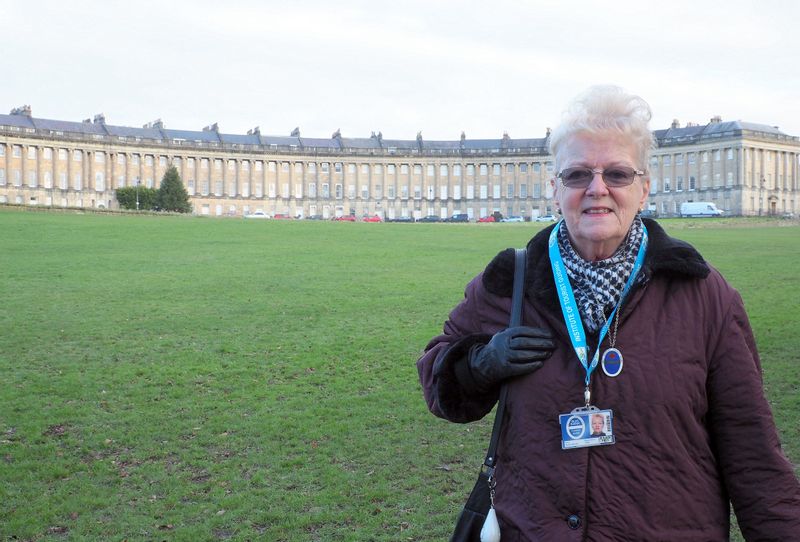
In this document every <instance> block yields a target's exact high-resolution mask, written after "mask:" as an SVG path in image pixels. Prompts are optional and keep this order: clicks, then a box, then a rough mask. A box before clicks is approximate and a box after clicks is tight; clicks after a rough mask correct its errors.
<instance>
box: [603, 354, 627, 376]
mask: <svg viewBox="0 0 800 542" xmlns="http://www.w3.org/2000/svg"><path fill="white" fill-rule="evenodd" d="M600 366H601V367H602V368H603V372H604V373H605V374H606V376H610V377H612V378H613V377H615V376H619V373H621V372H622V352H620V351H619V350H617V349H616V348H609V349H608V350H606V351H605V352H603V358H602V360H601V361H600Z"/></svg>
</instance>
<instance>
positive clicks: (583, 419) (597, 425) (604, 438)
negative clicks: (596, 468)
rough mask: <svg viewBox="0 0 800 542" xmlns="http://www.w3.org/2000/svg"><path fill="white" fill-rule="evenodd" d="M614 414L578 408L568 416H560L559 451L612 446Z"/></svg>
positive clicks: (591, 407)
mask: <svg viewBox="0 0 800 542" xmlns="http://www.w3.org/2000/svg"><path fill="white" fill-rule="evenodd" d="M613 418H614V413H613V412H612V411H611V410H600V409H599V408H597V407H594V406H589V407H579V408H576V409H574V410H573V411H572V412H570V413H569V414H560V415H559V416H558V422H559V423H560V424H561V449H562V450H571V449H572V448H588V447H589V446H605V445H607V444H614V442H615V439H614V426H613V424H612V422H613Z"/></svg>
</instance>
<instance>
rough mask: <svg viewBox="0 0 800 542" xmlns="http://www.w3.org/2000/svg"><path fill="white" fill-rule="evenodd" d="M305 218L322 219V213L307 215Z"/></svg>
mask: <svg viewBox="0 0 800 542" xmlns="http://www.w3.org/2000/svg"><path fill="white" fill-rule="evenodd" d="M306 220H322V215H308V216H307V217H306Z"/></svg>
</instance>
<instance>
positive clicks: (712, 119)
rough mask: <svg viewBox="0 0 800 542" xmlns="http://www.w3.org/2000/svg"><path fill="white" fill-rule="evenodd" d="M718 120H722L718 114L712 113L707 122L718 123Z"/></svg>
mask: <svg viewBox="0 0 800 542" xmlns="http://www.w3.org/2000/svg"><path fill="white" fill-rule="evenodd" d="M720 122H722V117H720V116H719V115H714V116H713V117H711V120H710V121H709V124H719V123H720Z"/></svg>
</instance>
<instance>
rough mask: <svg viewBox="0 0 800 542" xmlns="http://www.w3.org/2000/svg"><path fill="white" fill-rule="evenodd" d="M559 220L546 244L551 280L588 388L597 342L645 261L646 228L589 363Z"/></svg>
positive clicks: (598, 345) (599, 341) (593, 368)
mask: <svg viewBox="0 0 800 542" xmlns="http://www.w3.org/2000/svg"><path fill="white" fill-rule="evenodd" d="M562 222H563V220H562V221H561V222H559V223H558V224H556V227H555V228H553V231H552V232H550V240H549V245H548V249H549V251H550V266H551V267H552V268H553V279H554V280H555V283H556V289H557V290H558V301H559V302H560V303H561V312H562V313H563V314H564V322H565V323H566V324H567V331H569V338H570V340H571V341H572V347H573V348H574V349H575V354H576V355H577V356H578V361H580V362H581V365H582V366H583V368H584V369H585V370H586V380H585V383H586V387H587V391H588V387H589V382H591V379H592V372H593V371H594V370H595V368H597V362H598V361H599V359H600V345H601V344H602V342H603V339H604V338H605V336H606V333H608V328H609V326H610V325H611V322H612V321H613V320H614V315H615V314H616V312H617V310H618V309H619V308H620V307H621V306H622V302H623V301H624V300H625V296H626V295H627V294H628V292H629V291H630V289H631V286H633V282H634V280H636V275H638V274H639V271H640V270H641V268H642V264H644V255H645V252H647V228H646V227H645V225H644V224H642V243H641V245H639V253H638V254H637V255H636V262H635V263H634V264H633V270H632V271H631V275H630V276H629V277H628V282H626V283H625V288H624V289H623V290H622V294H621V295H620V296H619V302H618V303H617V306H616V307H614V310H613V311H611V315H610V316H609V317H608V318H607V319H606V323H605V324H604V325H603V327H602V328H601V329H600V335H599V336H598V339H597V350H595V352H594V356H593V357H592V362H591V364H590V363H589V354H588V346H587V344H586V332H585V331H584V329H583V323H582V322H581V316H580V313H579V312H578V305H577V303H575V294H574V293H573V292H572V285H571V284H570V282H569V277H568V276H567V268H566V267H565V266H564V260H563V259H562V258H561V251H560V250H559V249H558V230H559V229H560V228H561V223H562ZM587 403H588V396H587Z"/></svg>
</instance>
